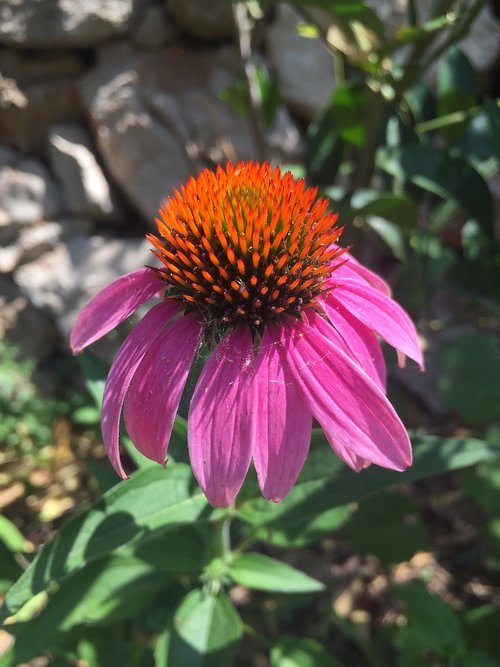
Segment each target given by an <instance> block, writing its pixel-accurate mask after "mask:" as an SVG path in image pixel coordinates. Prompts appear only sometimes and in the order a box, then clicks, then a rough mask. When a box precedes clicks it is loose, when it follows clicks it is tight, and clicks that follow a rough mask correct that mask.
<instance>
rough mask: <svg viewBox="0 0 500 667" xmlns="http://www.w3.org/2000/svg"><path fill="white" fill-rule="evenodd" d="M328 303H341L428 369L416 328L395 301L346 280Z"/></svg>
mask: <svg viewBox="0 0 500 667" xmlns="http://www.w3.org/2000/svg"><path fill="white" fill-rule="evenodd" d="M328 300H329V303H330V304H333V303H334V302H340V303H341V304H342V305H344V306H345V307H346V309H347V310H348V311H349V312H350V313H351V314H352V315H354V316H355V317H356V318H357V319H358V320H359V321H360V322H363V324H366V326H367V327H369V328H370V329H373V331H375V333H377V334H378V335H379V336H381V337H382V338H383V339H384V340H386V341H387V342H388V343H389V344H390V345H392V346H393V347H395V348H396V349H397V350H399V352H401V353H402V354H404V355H406V356H407V357H410V359H413V360H414V361H416V362H417V364H418V365H419V366H420V368H421V370H423V369H424V360H423V356H422V349H421V347H420V342H419V340H418V335H417V330H416V329H415V325H414V324H413V322H412V321H411V319H410V318H409V316H408V315H407V314H406V312H405V311H404V310H403V309H402V308H401V306H400V305H399V304H397V303H396V302H395V301H394V300H393V299H390V298H389V297H387V296H385V295H384V294H382V293H381V292H379V291H378V290H376V289H374V288H373V287H370V286H368V285H362V284H361V283H359V282H355V281H354V280H344V279H342V281H339V282H338V283H337V286H336V288H335V289H334V290H333V291H332V292H330V295H329V297H328Z"/></svg>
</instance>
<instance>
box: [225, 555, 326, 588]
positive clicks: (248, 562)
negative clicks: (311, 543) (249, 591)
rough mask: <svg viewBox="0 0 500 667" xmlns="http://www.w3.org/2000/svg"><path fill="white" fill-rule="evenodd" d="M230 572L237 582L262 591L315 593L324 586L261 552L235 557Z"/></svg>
mask: <svg viewBox="0 0 500 667" xmlns="http://www.w3.org/2000/svg"><path fill="white" fill-rule="evenodd" d="M229 574H230V576H231V578H232V579H233V580H234V581H235V582H236V583H237V584H241V585H242V586H247V587H248V588H256V589H257V590H260V591H272V592H275V593H314V592H317V591H321V590H323V588H324V586H323V584H322V583H321V582H320V581H318V580H317V579H313V578H312V577H310V576H308V575H307V574H304V572H301V571H300V570H296V569H295V568H294V567H292V566H291V565H287V564H286V563H282V562H281V561H279V560H275V559H274V558H270V557H269V556H265V555H263V554H259V553H247V554H243V555H241V556H237V557H236V558H234V560H232V561H231V563H230V565H229Z"/></svg>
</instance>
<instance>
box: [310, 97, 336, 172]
mask: <svg viewBox="0 0 500 667" xmlns="http://www.w3.org/2000/svg"><path fill="white" fill-rule="evenodd" d="M343 154H344V142H343V140H342V139H341V138H340V136H339V134H338V132H337V129H336V127H335V124H334V120H333V114H332V109H331V107H330V106H328V107H327V108H326V109H325V110H324V111H322V112H321V113H320V114H318V116H316V118H315V119H314V120H313V122H312V123H311V124H310V125H309V127H308V129H307V133H306V150H305V156H304V164H305V167H306V174H307V179H308V181H309V182H310V183H312V184H313V185H329V184H330V183H332V182H333V181H334V179H335V177H336V175H337V172H338V170H339V167H340V164H341V162H342V157H343Z"/></svg>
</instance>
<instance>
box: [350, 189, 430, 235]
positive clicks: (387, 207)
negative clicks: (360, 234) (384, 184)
mask: <svg viewBox="0 0 500 667" xmlns="http://www.w3.org/2000/svg"><path fill="white" fill-rule="evenodd" d="M350 203H351V207H352V209H353V210H354V212H355V213H356V215H362V216H368V215H373V216H377V217H379V218H384V219H385V220H390V221H391V222H394V223H395V224H396V225H398V227H400V228H401V229H403V230H405V231H406V232H408V233H409V232H410V231H412V230H413V229H415V227H416V226H417V207H416V206H415V204H414V202H413V201H412V200H411V199H410V198H409V197H407V196H406V195H404V194H399V193H398V194H394V193H392V192H377V191H375V190H356V191H355V192H354V193H353V195H352V197H351V202H350Z"/></svg>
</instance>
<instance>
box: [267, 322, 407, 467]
mask: <svg viewBox="0 0 500 667" xmlns="http://www.w3.org/2000/svg"><path fill="white" fill-rule="evenodd" d="M315 316H316V317H321V316H320V315H318V314H317V313H313V314H312V315H310V316H309V318H310V322H311V325H308V324H305V323H304V322H300V321H299V320H293V319H291V318H290V319H288V320H285V321H284V322H283V323H282V324H281V325H280V326H281V329H282V331H281V340H282V346H281V347H280V348H279V352H280V355H281V357H282V360H283V363H288V364H289V366H290V370H291V372H292V374H293V377H294V380H295V383H296V385H297V388H298V389H299V391H300V393H301V395H302V398H303V400H304V402H305V403H306V405H307V406H308V407H309V409H310V410H311V412H312V413H313V416H314V417H315V418H316V419H317V420H318V422H319V423H320V424H321V426H322V428H323V430H324V432H325V435H326V437H327V438H328V441H329V442H330V444H331V445H332V447H333V448H334V449H335V447H336V446H338V447H340V448H345V450H346V451H349V452H352V453H353V454H355V455H356V456H357V457H359V458H360V459H364V460H365V461H370V462H371V463H375V464H377V465H380V466H382V467H384V468H392V469H395V470H404V469H405V468H406V467H407V466H409V465H410V463H411V459H412V455H411V446H410V441H409V438H408V434H407V433H406V430H405V428H404V426H403V424H402V423H401V421H400V419H399V417H398V416H397V414H396V412H395V410H394V408H393V407H392V405H391V404H390V403H389V401H388V400H387V398H386V397H385V395H384V394H383V392H382V391H381V390H380V389H379V388H378V386H377V385H376V384H375V383H374V382H373V381H372V380H371V379H370V378H369V377H368V376H367V375H366V373H364V372H363V371H361V370H360V369H359V366H358V365H357V364H356V363H355V362H353V361H352V360H351V359H350V358H349V357H348V356H347V355H346V354H345V353H344V352H342V350H341V349H340V348H339V347H337V346H336V345H335V344H334V343H333V342H332V341H331V340H330V339H328V338H325V336H323V335H322V334H321V333H320V332H319V331H318V329H317V328H316V327H315V325H314V317H315ZM356 461H357V459H354V461H353V462H354V463H356ZM353 467H354V466H353Z"/></svg>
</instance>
